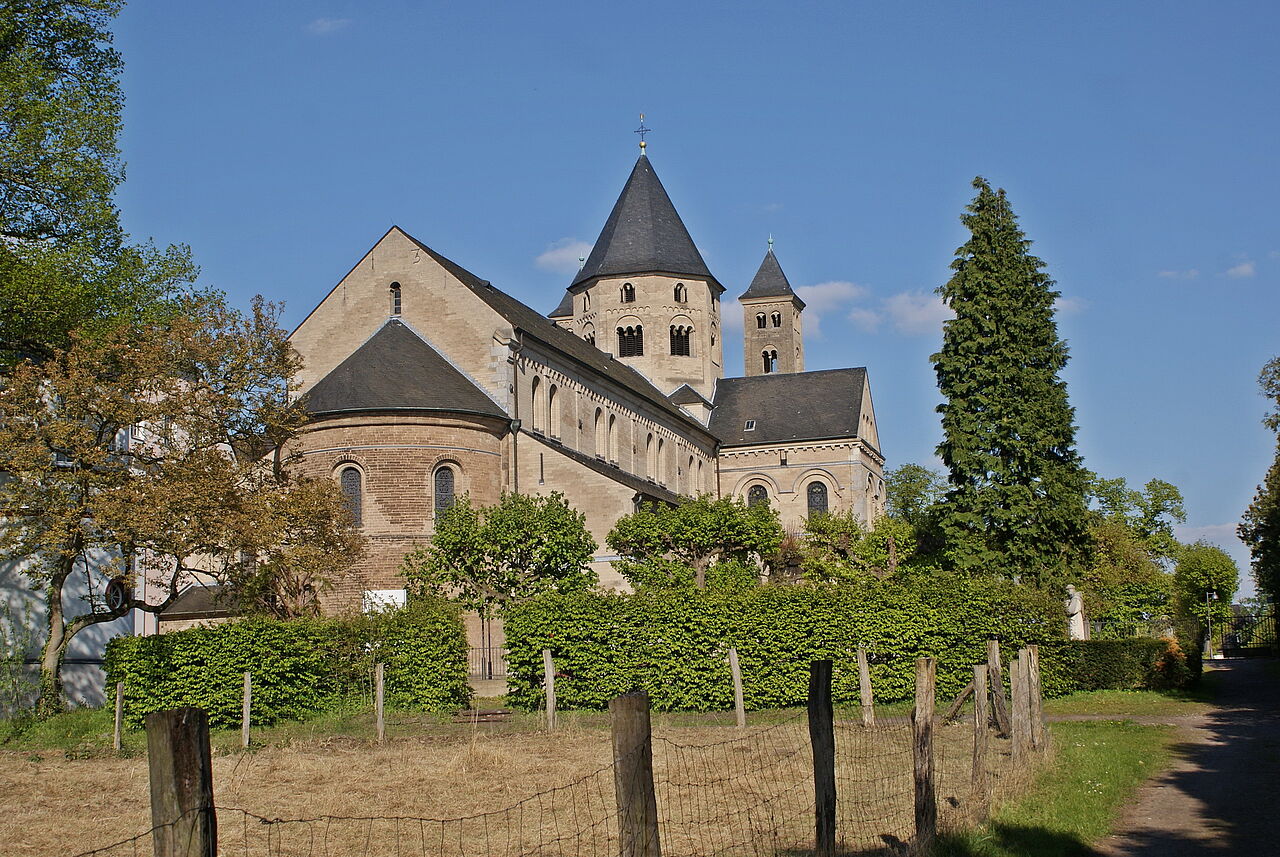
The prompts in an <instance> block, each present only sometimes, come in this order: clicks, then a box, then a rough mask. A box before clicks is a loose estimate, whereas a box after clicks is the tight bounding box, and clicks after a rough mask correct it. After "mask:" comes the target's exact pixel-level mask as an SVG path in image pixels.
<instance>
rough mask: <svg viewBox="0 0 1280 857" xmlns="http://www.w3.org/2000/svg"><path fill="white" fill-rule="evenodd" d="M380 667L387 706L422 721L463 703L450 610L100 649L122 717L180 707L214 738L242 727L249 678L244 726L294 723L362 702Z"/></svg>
mask: <svg viewBox="0 0 1280 857" xmlns="http://www.w3.org/2000/svg"><path fill="white" fill-rule="evenodd" d="M378 661H382V662H383V663H384V664H385V666H384V676H385V682H386V694H387V702H388V704H389V705H395V706H402V707H410V708H419V709H423V710H427V711H436V710H441V709H447V708H450V707H454V706H457V705H462V704H465V703H466V702H467V700H468V699H469V696H470V689H469V687H468V685H467V665H466V637H465V635H464V632H463V629H462V622H461V620H460V618H459V615H458V611H457V609H456V608H455V607H452V606H450V605H447V604H445V603H443V602H438V601H433V600H423V601H421V602H418V603H415V604H414V605H412V606H410V607H407V608H405V609H403V610H396V611H388V612H384V613H377V614H373V615H369V616H360V617H355V618H349V619H296V620H291V621H283V622H282V621H278V620H273V619H264V618H255V619H247V620H245V621H242V622H233V623H227V624H222V625H213V626H210V627H204V628H192V629H190V630H187V631H176V632H174V633H170V634H160V635H156V636H150V637H120V638H117V639H115V640H112V641H111V642H110V643H109V644H108V645H107V654H106V671H107V682H108V686H110V685H114V684H115V683H116V682H118V681H123V682H124V683H125V692H124V697H125V715H126V720H127V721H128V722H129V723H130V725H133V726H138V725H140V724H141V723H142V719H143V717H144V715H146V714H147V713H149V712H152V711H162V710H165V709H169V708H175V707H178V706H183V705H194V706H197V707H199V708H203V709H204V710H205V711H207V712H208V714H209V722H210V724H211V725H212V726H214V727H215V728H230V727H233V726H236V725H238V724H239V722H240V710H241V702H242V693H243V687H244V673H245V672H249V673H252V675H253V709H252V721H253V723H254V724H255V725H269V724H271V723H274V722H276V721H277V720H281V719H299V718H302V717H305V716H307V715H309V714H313V713H315V712H320V711H331V710H334V709H336V708H341V707H343V706H344V705H346V704H348V703H349V701H350V700H351V699H352V698H353V697H360V696H364V697H366V698H367V697H368V695H369V692H370V686H371V681H372V678H371V676H372V672H373V665H374V664H375V663H376V662H378Z"/></svg>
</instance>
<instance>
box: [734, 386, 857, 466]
mask: <svg viewBox="0 0 1280 857" xmlns="http://www.w3.org/2000/svg"><path fill="white" fill-rule="evenodd" d="M866 384H867V370H866V369H826V370H823V371H820V372H796V373H788V374H783V373H775V374H770V375H756V376H753V377H751V378H721V379H720V380H719V381H717V382H716V391H715V397H714V398H715V404H716V409H715V410H714V411H712V412H711V425H710V428H711V432H712V434H714V435H715V436H716V437H718V438H719V439H720V443H721V446H723V447H732V446H755V445H757V444H764V443H782V442H786V441H803V440H827V439H830V438H845V437H857V436H858V427H859V424H860V422H861V420H862V394H863V391H864V390H865V389H866ZM747 420H754V425H753V427H752V430H751V431H747V428H746V424H747ZM877 451H878V450H877Z"/></svg>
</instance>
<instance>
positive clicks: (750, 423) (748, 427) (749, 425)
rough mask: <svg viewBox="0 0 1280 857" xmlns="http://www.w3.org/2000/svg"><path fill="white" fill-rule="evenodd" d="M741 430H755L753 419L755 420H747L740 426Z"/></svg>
mask: <svg viewBox="0 0 1280 857" xmlns="http://www.w3.org/2000/svg"><path fill="white" fill-rule="evenodd" d="M742 430H743V431H755V430H756V421H755V420H747V422H746V425H744V426H743V427H742Z"/></svg>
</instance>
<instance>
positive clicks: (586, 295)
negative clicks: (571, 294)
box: [582, 292, 591, 312]
mask: <svg viewBox="0 0 1280 857" xmlns="http://www.w3.org/2000/svg"><path fill="white" fill-rule="evenodd" d="M589 309H591V293H590V292H583V293H582V311H583V312H586V311H587V310H589Z"/></svg>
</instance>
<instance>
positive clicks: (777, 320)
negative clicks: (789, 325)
mask: <svg viewBox="0 0 1280 857" xmlns="http://www.w3.org/2000/svg"><path fill="white" fill-rule="evenodd" d="M769 319H770V320H771V321H772V322H773V326H774V327H782V313H780V312H775V313H773V314H772V315H771V316H769Z"/></svg>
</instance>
